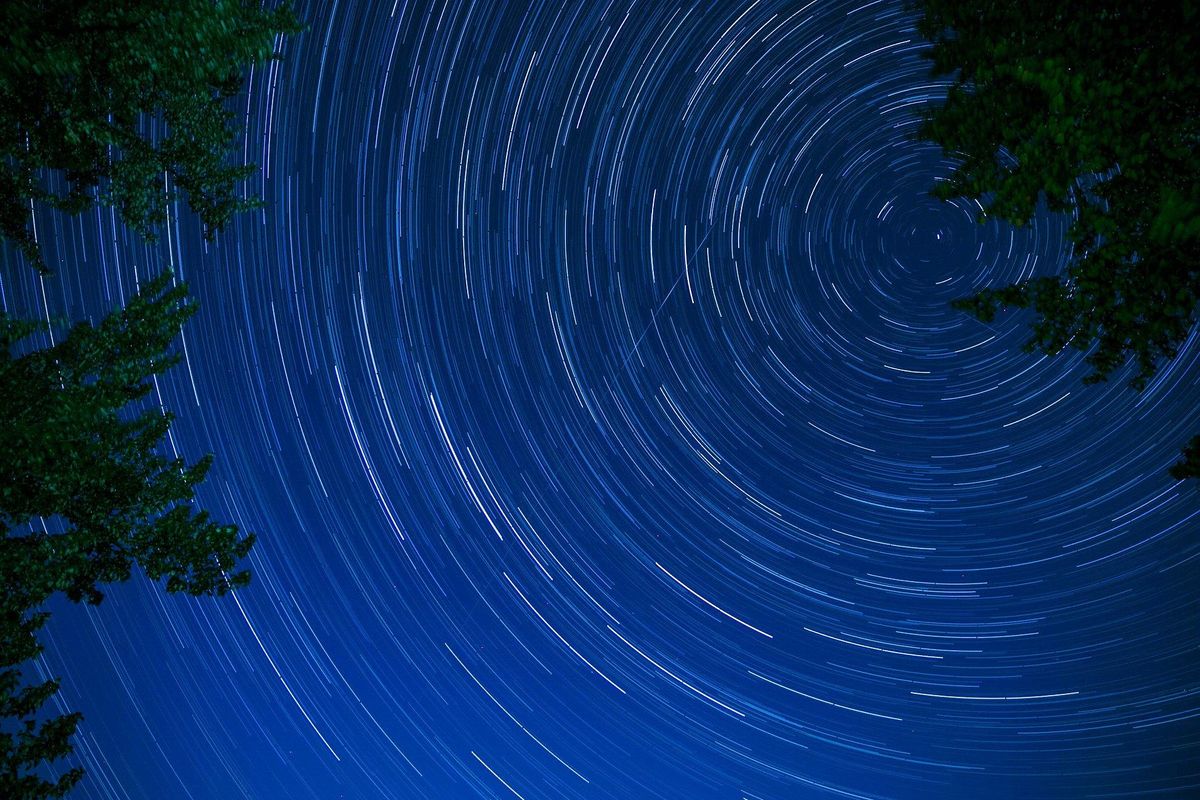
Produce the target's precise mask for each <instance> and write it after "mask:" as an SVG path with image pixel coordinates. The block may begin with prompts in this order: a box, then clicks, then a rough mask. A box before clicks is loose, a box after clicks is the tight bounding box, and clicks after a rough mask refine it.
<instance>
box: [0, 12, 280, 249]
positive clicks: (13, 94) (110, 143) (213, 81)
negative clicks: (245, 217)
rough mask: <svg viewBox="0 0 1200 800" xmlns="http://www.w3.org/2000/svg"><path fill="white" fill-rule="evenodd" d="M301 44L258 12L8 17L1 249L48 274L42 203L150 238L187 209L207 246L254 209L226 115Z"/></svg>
mask: <svg viewBox="0 0 1200 800" xmlns="http://www.w3.org/2000/svg"><path fill="white" fill-rule="evenodd" d="M298 30H299V25H298V24H297V22H296V18H295V16H294V15H293V13H292V11H291V9H290V7H289V6H287V5H284V6H280V7H278V8H275V9H273V10H268V9H263V8H262V7H261V6H260V5H259V4H258V3H257V2H254V1H253V0H169V2H164V0H5V2H3V3H0V53H2V56H0V236H3V237H4V238H7V239H9V240H10V241H11V242H13V243H14V244H15V245H16V246H17V247H18V248H19V249H20V250H21V251H22V252H24V253H25V255H26V256H27V257H28V258H30V260H31V261H33V263H34V264H35V265H36V266H38V267H39V268H41V269H43V270H44V269H45V263H44V261H43V260H42V256H41V252H40V248H39V247H38V245H37V242H36V239H35V236H34V231H33V229H32V227H31V203H32V202H33V201H38V202H41V203H45V204H47V205H48V206H50V207H52V208H55V209H59V210H61V211H66V212H68V213H73V214H74V213H79V212H81V211H84V210H86V209H88V208H90V207H92V206H93V205H94V204H95V203H96V202H100V203H102V204H104V205H108V206H113V207H115V208H116V209H117V211H118V212H119V214H120V216H121V218H122V219H123V220H124V221H125V223H126V224H128V225H129V226H130V227H132V228H133V229H134V230H136V231H137V232H138V233H140V234H141V235H143V236H146V237H148V238H149V237H152V236H153V233H154V228H155V226H156V225H157V224H159V223H161V222H162V221H163V220H164V219H165V218H166V208H167V205H168V204H169V203H170V202H172V201H173V200H174V199H175V198H176V197H177V196H180V195H182V196H183V197H186V199H187V201H188V204H189V206H190V207H191V209H192V210H193V211H195V212H196V213H197V214H198V215H199V217H200V220H201V222H202V223H203V226H204V230H205V233H206V235H207V236H209V237H211V236H212V235H214V234H215V233H216V232H217V231H219V230H220V229H221V228H222V227H223V226H224V225H225V224H226V223H227V222H228V221H229V219H230V217H231V216H232V215H233V214H235V213H237V212H239V211H243V210H246V209H249V208H253V207H256V206H257V205H258V201H257V200H256V199H253V198H248V197H244V196H242V195H241V194H239V192H238V184H239V183H240V182H241V181H243V180H244V179H245V178H247V177H248V176H249V175H251V174H252V173H253V172H254V169H255V167H254V165H253V164H240V163H231V154H232V153H233V152H234V150H235V147H234V138H235V135H236V129H235V127H234V125H233V119H234V115H233V113H232V112H231V111H230V110H229V109H228V108H227V102H226V101H227V100H228V99H229V98H230V97H232V96H234V95H235V94H237V92H238V91H240V89H241V86H242V71H243V70H244V69H245V68H246V67H247V66H249V65H252V64H256V63H260V62H262V61H264V60H266V59H270V58H272V57H273V55H272V53H273V48H274V43H275V40H276V38H277V37H278V36H280V35H281V34H284V33H293V32H296V31H298Z"/></svg>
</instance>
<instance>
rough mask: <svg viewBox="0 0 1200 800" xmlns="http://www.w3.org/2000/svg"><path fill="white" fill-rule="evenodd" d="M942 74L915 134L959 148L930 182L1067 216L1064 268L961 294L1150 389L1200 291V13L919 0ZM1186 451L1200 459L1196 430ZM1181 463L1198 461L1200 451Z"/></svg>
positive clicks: (980, 313)
mask: <svg viewBox="0 0 1200 800" xmlns="http://www.w3.org/2000/svg"><path fill="white" fill-rule="evenodd" d="M916 6H917V8H919V9H920V11H921V12H922V15H923V16H922V17H921V19H920V21H919V23H918V28H919V30H920V32H921V33H922V34H923V35H924V36H925V37H926V38H928V39H929V40H930V41H931V42H932V45H933V46H932V48H931V49H930V50H929V51H928V52H927V53H926V55H927V57H928V58H929V59H930V61H931V62H932V71H933V73H934V74H936V75H942V74H950V75H953V76H954V83H953V85H952V86H951V88H950V91H949V94H948V97H947V99H946V102H945V103H944V104H943V105H941V106H939V107H936V108H934V109H933V110H931V111H930V112H929V113H928V114H927V115H926V117H925V119H924V120H923V123H922V125H921V127H920V130H919V134H918V135H919V136H920V137H921V138H924V139H929V140H932V141H934V142H937V143H938V144H940V145H941V146H942V147H943V149H944V150H945V151H946V152H947V154H949V155H951V156H952V157H954V158H955V159H956V160H957V167H956V168H955V170H954V171H953V173H952V174H951V175H950V177H949V179H948V180H946V181H945V182H942V183H940V184H939V185H938V186H937V187H936V188H935V189H934V193H935V194H936V195H937V196H939V197H941V198H943V199H949V198H952V197H958V196H966V197H972V198H976V199H979V200H980V201H981V203H982V205H983V207H984V209H985V214H990V215H994V216H997V217H1000V218H1002V219H1005V220H1008V221H1010V222H1012V223H1013V224H1017V225H1020V224H1025V223H1027V222H1028V221H1029V219H1030V218H1031V216H1032V215H1033V213H1034V211H1035V209H1036V208H1037V206H1038V203H1039V200H1040V199H1044V201H1045V203H1046V205H1047V206H1048V207H1049V208H1050V209H1051V210H1056V211H1065V212H1069V213H1070V214H1071V215H1072V222H1071V226H1070V229H1069V234H1068V235H1069V239H1070V243H1071V246H1072V251H1071V259H1070V263H1069V265H1068V269H1067V271H1066V274H1065V275H1064V276H1063V277H1061V278H1048V277H1042V278H1037V279H1033V280H1028V281H1024V282H1022V283H1018V284H1014V285H1011V286H1007V287H1002V288H989V289H985V290H983V291H982V292H980V293H979V294H977V295H975V296H973V297H970V298H965V299H963V300H960V301H957V302H956V306H957V307H958V308H960V309H963V310H967V311H970V312H972V313H973V314H974V315H975V316H977V317H978V318H979V319H981V320H983V321H985V322H986V321H990V320H992V319H993V318H994V317H995V315H996V313H997V312H998V311H1000V310H1001V309H1004V308H1006V307H1020V308H1032V309H1033V310H1034V311H1035V313H1036V319H1035V322H1034V324H1033V329H1032V333H1033V336H1032V338H1031V340H1030V341H1029V342H1028V344H1027V349H1028V350H1031V351H1033V350H1039V349H1040V350H1042V351H1044V352H1047V353H1057V352H1059V351H1061V350H1062V349H1064V348H1066V347H1068V346H1071V347H1075V348H1078V349H1080V350H1083V351H1087V352H1088V355H1087V362H1088V363H1089V364H1090V366H1091V367H1092V373H1091V375H1090V376H1088V378H1087V379H1086V380H1088V381H1089V382H1098V381H1104V380H1106V379H1107V378H1108V377H1109V375H1110V374H1111V373H1112V372H1113V371H1114V370H1116V369H1118V368H1119V367H1121V366H1123V365H1124V364H1126V363H1127V362H1130V361H1132V362H1133V363H1134V364H1135V366H1136V372H1135V373H1134V376H1133V378H1132V380H1131V385H1132V386H1133V387H1134V388H1137V389H1141V388H1144V387H1145V386H1146V385H1147V382H1148V381H1149V380H1150V379H1151V378H1152V377H1153V376H1154V375H1155V373H1156V371H1157V369H1158V367H1159V366H1160V365H1161V363H1162V362H1163V361H1164V359H1169V358H1171V357H1173V356H1174V355H1175V354H1176V352H1177V350H1178V349H1179V347H1180V346H1181V345H1182V343H1183V342H1184V340H1185V339H1186V338H1187V336H1188V334H1189V333H1190V331H1191V329H1192V327H1193V325H1194V323H1195V322H1196V308H1197V302H1198V301H1200V154H1198V153H1197V144H1198V143H1200V69H1198V67H1200V10H1198V8H1197V4H1196V3H1194V2H1192V1H1191V0H1183V1H1182V2H1180V1H1176V2H1169V3H1146V2H1133V1H1132V0H1092V1H1091V2H1088V3H1045V2H1041V0H1002V1H1001V2H995V1H994V0H989V1H988V2H983V1H982V0H921V1H920V2H918V3H917V4H916ZM1193 446H1194V447H1193V448H1192V449H1190V450H1189V451H1188V453H1190V454H1191V455H1189V454H1188V453H1185V456H1186V458H1187V459H1189V460H1190V459H1191V458H1193V457H1197V458H1200V437H1198V438H1197V440H1196V441H1195V442H1193ZM1188 469H1189V468H1188V467H1187V466H1186V463H1185V465H1182V466H1181V467H1180V470H1182V471H1181V472H1180V474H1185V473H1186V474H1192V473H1195V472H1197V471H1200V462H1196V463H1194V464H1192V467H1191V469H1192V473H1188V472H1187V470H1188Z"/></svg>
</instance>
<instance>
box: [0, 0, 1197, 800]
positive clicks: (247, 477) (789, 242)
mask: <svg viewBox="0 0 1200 800" xmlns="http://www.w3.org/2000/svg"><path fill="white" fill-rule="evenodd" d="M300 12H301V15H302V17H303V18H304V19H305V20H307V21H308V23H309V24H310V26H311V27H310V29H309V30H308V31H307V32H306V33H304V34H301V35H299V36H297V37H294V38H293V39H291V40H289V41H288V42H286V43H285V45H284V48H283V53H284V57H283V60H282V61H281V62H279V63H277V64H272V65H270V67H269V69H260V70H258V71H257V72H256V73H255V74H254V75H253V77H252V79H251V80H250V82H249V88H250V92H249V96H248V100H247V101H246V103H245V123H246V126H247V128H246V136H245V155H246V157H247V158H249V159H250V160H253V161H256V162H257V163H258V164H259V165H260V166H261V168H262V174H261V176H260V177H259V178H258V179H256V180H255V181H254V184H253V187H252V188H254V190H255V191H258V192H260V193H261V194H262V195H263V197H264V198H265V199H266V202H267V205H266V208H265V209H264V210H263V211H261V212H258V213H255V214H250V215H246V216H244V217H243V218H241V219H240V220H238V221H237V222H236V223H235V224H234V225H233V226H232V227H231V228H230V229H229V230H228V231H227V232H226V233H225V234H224V235H223V236H221V237H220V239H219V241H218V242H217V243H215V244H213V245H206V244H204V242H203V241H202V239H201V237H200V235H199V230H198V225H197V222H196V220H195V219H194V218H193V217H192V216H191V215H190V214H188V213H186V212H185V210H184V209H183V208H179V209H175V211H174V213H173V214H172V216H171V222H170V225H169V226H168V227H167V228H165V229H164V230H163V235H162V237H161V239H160V240H159V241H158V242H157V243H153V244H148V243H145V242H142V241H140V240H137V239H136V238H135V237H134V236H133V235H132V234H130V233H129V232H127V231H126V230H125V229H123V228H122V227H121V226H120V225H119V224H118V223H117V222H116V221H115V219H114V217H113V216H112V215H111V214H110V213H108V212H92V213H90V214H88V215H85V216H83V217H80V218H77V219H69V218H64V217H61V216H55V215H50V214H43V215H39V217H38V219H37V225H38V234H39V236H40V238H41V240H42V242H43V243H44V245H45V246H46V248H47V251H48V255H49V256H50V258H51V260H52V263H54V265H55V266H56V268H57V269H58V275H57V276H56V277H54V278H51V279H46V280H38V279H37V278H36V277H35V275H34V274H33V273H32V271H31V270H28V269H27V268H25V267H24V266H23V265H21V264H19V263H17V262H16V261H14V260H13V259H12V257H11V254H10V256H9V260H8V262H7V264H6V266H5V268H4V271H3V279H4V280H3V284H2V287H0V288H2V297H0V299H2V301H3V304H4V306H5V307H6V308H8V309H10V310H17V311H23V312H25V313H30V314H36V315H44V314H46V313H50V314H64V315H69V316H71V317H83V316H91V317H93V318H96V317H98V316H99V315H101V314H102V313H104V312H105V311H107V310H108V309H111V308H112V307H114V306H116V305H119V304H120V303H122V302H123V301H124V300H125V299H127V298H128V296H129V294H130V292H131V291H132V288H133V287H134V286H135V285H136V282H137V281H139V280H145V279H146V278H147V276H150V275H153V274H157V273H158V272H160V271H161V270H163V269H164V268H166V267H168V266H172V267H174V268H175V269H176V270H177V271H178V273H179V274H180V275H181V276H183V277H184V278H185V279H186V280H187V281H188V282H189V284H190V285H191V287H192V290H193V293H194V294H195V296H196V297H197V298H198V299H199V301H200V303H201V311H200V313H199V315H198V316H197V317H196V318H195V319H194V320H193V321H192V322H191V323H190V324H189V326H188V327H187V329H186V330H185V336H184V339H185V343H186V361H185V362H184V363H182V364H180V366H179V367H177V368H176V369H175V370H174V371H173V372H172V373H171V374H170V375H168V376H166V377H165V378H164V379H163V380H161V381H160V382H159V385H158V393H157V396H158V397H159V398H160V399H161V402H162V403H163V405H164V406H165V407H167V408H170V409H173V410H174V411H176V413H177V414H178V417H179V419H178V421H177V423H176V425H175V427H174V429H173V430H174V434H173V438H172V441H171V445H172V447H176V448H178V449H179V451H180V452H182V453H184V454H187V455H189V456H191V457H197V456H199V455H200V454H202V453H204V452H208V451H212V452H214V453H215V457H216V465H215V467H214V468H213V470H212V473H211V475H210V478H209V480H208V481H207V482H206V484H205V485H204V487H203V490H202V492H201V497H202V501H203V503H204V504H205V505H206V506H207V507H208V508H210V509H211V510H212V511H213V512H214V513H215V514H216V515H218V516H220V517H222V518H225V519H229V520H231V521H233V522H236V523H237V524H239V525H241V526H242V527H243V528H244V529H246V530H250V531H254V532H256V533H257V534H258V537H259V541H258V545H257V546H256V547H255V549H254V551H253V553H252V555H251V558H250V567H251V568H252V570H253V572H254V574H255V580H254V582H253V584H252V585H251V586H250V587H249V588H248V589H246V590H244V591H242V592H239V593H238V595H237V597H236V598H225V599H222V600H213V599H203V600H192V599H184V598H175V597H167V596H165V595H164V594H163V593H162V592H161V590H160V589H159V588H158V587H155V586H154V585H152V584H150V583H149V582H148V581H146V580H145V579H144V578H142V577H140V576H139V577H137V578H135V579H134V580H133V581H131V582H130V583H129V584H127V585H123V586H120V587H116V588H114V589H113V591H112V592H111V593H110V596H109V599H108V600H107V601H106V602H105V603H104V604H103V605H102V606H100V607H98V608H94V609H93V608H82V607H70V606H68V605H67V604H61V605H56V606H55V612H56V613H55V615H54V618H53V620H52V622H51V623H50V626H49V628H48V629H47V631H46V635H45V641H46V642H47V645H48V646H47V651H46V653H45V657H44V661H43V662H42V666H43V668H45V669H47V670H49V671H50V672H51V673H53V674H58V675H61V676H62V677H63V684H64V688H63V692H62V694H61V700H62V702H64V703H65V704H66V707H67V708H71V709H80V710H82V711H83V712H84V713H85V715H86V721H85V723H84V724H83V726H82V727H81V732H80V735H79V736H78V737H77V744H76V750H77V755H78V756H79V758H80V760H81V761H82V763H83V765H84V766H85V767H86V768H87V770H88V777H87V779H86V780H85V782H84V783H83V784H82V787H81V788H80V789H79V791H78V792H76V794H75V796H76V797H79V798H81V800H82V798H104V799H105V800H110V799H116V798H160V797H192V798H232V797H250V798H335V797H344V798H439V799H440V798H474V797H483V798H506V797H512V796H513V795H516V796H518V797H521V798H525V799H526V800H550V799H552V798H575V799H578V800H583V799H584V798H664V799H672V800H673V799H674V798H696V799H698V800H699V799H706V798H746V799H747V800H784V799H789V798H809V797H812V798H826V797H829V798H847V797H849V798H943V797H944V798H964V797H965V798H976V799H978V800H983V798H1011V797H1021V798H1047V799H1049V798H1083V797H1144V796H1159V797H1179V798H1182V797H1189V796H1193V795H1192V794H1191V792H1194V791H1196V790H1197V788H1196V787H1197V786H1200V775H1198V772H1200V769H1198V767H1197V759H1196V755H1197V742H1198V741H1200V724H1198V723H1200V716H1198V715H1200V709H1198V706H1197V691H1198V690H1197V688H1196V678H1197V670H1196V657H1195V653H1196V646H1197V642H1198V639H1200V636H1198V633H1200V629H1198V627H1197V615H1196V608H1197V601H1196V597H1197V589H1196V587H1197V586H1200V581H1197V577H1198V575H1197V559H1196V555H1197V553H1200V549H1198V543H1197V537H1196V533H1197V530H1198V529H1200V517H1198V515H1200V493H1198V492H1197V491H1196V490H1195V489H1194V488H1193V487H1191V486H1189V485H1185V484H1177V483H1175V482H1173V481H1172V480H1171V479H1170V478H1169V477H1168V476H1167V473H1166V470H1167V467H1168V466H1169V465H1170V464H1171V463H1172V462H1173V461H1174V460H1175V458H1176V456H1177V453H1178V449H1179V447H1180V446H1181V445H1182V444H1183V443H1184V442H1185V441H1186V440H1187V439H1188V438H1190V436H1191V435H1192V434H1193V433H1195V432H1197V431H1200V408H1198V407H1197V402H1196V401H1197V399H1198V397H1200V389H1198V388H1197V386H1196V380H1197V376H1198V375H1200V371H1198V370H1197V369H1196V364H1195V361H1196V359H1197V355H1198V354H1200V344H1198V343H1197V342H1196V339H1195V336H1193V338H1192V339H1189V341H1188V344H1187V346H1186V347H1185V348H1184V351H1183V352H1182V353H1181V354H1180V357H1179V358H1178V359H1177V360H1176V361H1175V362H1174V363H1172V364H1171V365H1170V366H1169V367H1167V368H1165V369H1163V370H1162V371H1161V372H1160V374H1159V376H1158V377H1157V378H1156V379H1155V380H1154V382H1153V383H1152V384H1151V385H1150V386H1149V388H1147V389H1146V390H1145V391H1144V392H1142V393H1141V394H1138V393H1135V392H1133V391H1131V390H1129V389H1127V388H1125V386H1124V384H1123V381H1122V380H1120V379H1116V380H1113V381H1112V382H1111V383H1109V384H1107V385H1100V386H1084V385H1083V384H1082V383H1081V379H1082V378H1083V377H1084V376H1085V375H1086V374H1087V369H1086V365H1084V364H1083V362H1082V358H1083V356H1082V354H1079V353H1068V354H1063V355H1060V356H1058V357H1056V358H1046V357H1042V356H1039V355H1029V354H1025V353H1022V352H1021V350H1020V345H1021V343H1022V342H1023V341H1024V340H1025V338H1026V335H1027V330H1026V327H1025V326H1026V325H1027V323H1028V321H1029V319H1028V317H1025V316H1021V315H1009V316H1002V317H1001V318H1000V319H998V320H997V321H996V322H995V323H994V324H993V325H990V326H985V325H982V324H980V323H978V322H976V321H974V320H972V319H970V318H968V317H966V316H964V315H961V314H959V313H956V312H953V311H952V310H950V309H949V308H948V306H947V303H948V301H950V300H951V299H953V298H955V297H959V296H962V295H965V294H970V293H971V292H972V291H973V290H976V289H978V288H980V287H983V286H985V285H1000V284H1005V283H1009V282H1012V281H1014V280H1017V279H1020V278H1023V277H1029V276H1030V275H1050V274H1054V273H1056V272H1057V271H1058V270H1060V269H1061V268H1062V266H1063V264H1064V262H1065V259H1066V257H1067V255H1068V254H1067V252H1066V251H1065V249H1064V237H1063V234H1064V230H1065V225H1064V220H1063V219H1061V218H1054V217H1050V216H1046V215H1043V216H1039V217H1038V218H1037V219H1035V220H1034V222H1033V224H1032V225H1031V226H1030V227H1028V228H1026V229H1022V230H1013V229H1011V228H1009V227H1007V226H1003V225H1000V224H997V223H989V224H986V225H978V224H976V223H975V222H974V211H973V208H972V206H971V205H970V204H968V203H965V202H960V203H957V204H941V203H938V202H936V201H933V200H931V199H930V198H929V197H928V195H927V192H928V189H929V188H930V187H931V186H932V185H933V184H934V182H935V181H937V180H938V179H939V178H941V177H944V176H945V175H946V174H947V172H948V168H949V167H948V165H947V163H946V162H945V161H944V160H943V159H942V158H941V155H940V153H939V152H938V150H937V149H936V148H934V147H932V146H929V145H926V144H921V143H917V142H914V141H913V140H912V134H913V130H914V122H915V120H916V119H917V117H918V114H919V113H920V112H921V110H922V109H923V108H925V107H926V104H927V103H929V102H933V101H936V99H937V98H938V97H939V96H940V95H941V94H942V93H943V92H944V89H945V85H944V83H939V82H937V81H934V80H932V79H930V78H929V77H928V74H927V69H926V65H925V63H924V62H923V61H922V60H921V59H920V58H919V53H920V51H921V49H922V43H921V40H920V38H919V36H918V35H917V34H916V32H915V30H914V28H913V24H912V18H911V17H910V16H908V15H906V13H905V12H904V11H903V9H902V6H901V4H900V3H898V2H890V0H889V1H881V2H873V3H861V2H850V3H844V2H833V1H832V0H815V2H810V3H807V4H804V3H799V2H793V3H784V2H775V1H774V0H758V2H753V3H741V2H738V3H733V2H730V3H711V4H697V5H695V6H689V5H677V4H673V3H665V2H658V1H657V0H648V1H645V2H625V3H621V2H611V3H603V2H581V3H569V4H566V5H562V4H559V3H540V4H539V3H533V4H530V5H529V6H528V7H527V8H522V7H521V4H515V3H502V2H467V0H453V2H449V3H442V2H430V3H424V2H407V3H406V2H404V1H403V0H397V2H395V3H394V4H393V3H391V2H387V3H372V2H366V1H365V0H356V1H355V2H341V3H321V4H318V5H313V4H303V5H302V6H301V8H300ZM1151 793H1157V794H1153V795H1151Z"/></svg>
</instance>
